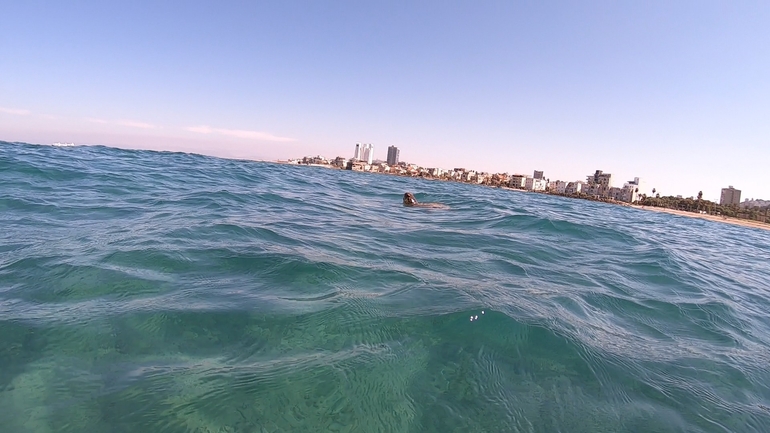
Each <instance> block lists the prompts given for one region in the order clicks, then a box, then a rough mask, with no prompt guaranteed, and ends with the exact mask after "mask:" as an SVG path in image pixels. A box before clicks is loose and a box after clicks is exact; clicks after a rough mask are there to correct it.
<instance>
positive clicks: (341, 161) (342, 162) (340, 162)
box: [332, 156, 348, 168]
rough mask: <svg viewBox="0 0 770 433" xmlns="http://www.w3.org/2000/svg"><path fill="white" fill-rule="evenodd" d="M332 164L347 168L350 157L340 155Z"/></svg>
mask: <svg viewBox="0 0 770 433" xmlns="http://www.w3.org/2000/svg"><path fill="white" fill-rule="evenodd" d="M332 165H333V166H335V167H338V168H345V167H347V165H348V159H347V158H344V157H342V156H338V157H336V158H335V159H334V162H332Z"/></svg>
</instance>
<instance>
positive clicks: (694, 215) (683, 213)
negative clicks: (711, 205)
mask: <svg viewBox="0 0 770 433" xmlns="http://www.w3.org/2000/svg"><path fill="white" fill-rule="evenodd" d="M627 206H630V207H632V208H635V209H641V210H649V211H654V212H663V213H668V214H672V215H679V216H684V217H690V218H700V219H704V220H709V221H715V222H720V223H727V224H733V225H737V226H742V227H750V228H757V229H765V230H770V224H767V223H761V222H759V221H753V220H747V219H741V218H733V217H727V216H717V215H709V214H699V213H695V212H687V211H683V210H677V209H669V208H665V207H655V206H641V205H637V204H632V205H627Z"/></svg>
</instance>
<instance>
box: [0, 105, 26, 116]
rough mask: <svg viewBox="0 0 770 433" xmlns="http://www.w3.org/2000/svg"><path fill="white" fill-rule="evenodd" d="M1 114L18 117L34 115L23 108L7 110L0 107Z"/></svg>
mask: <svg viewBox="0 0 770 433" xmlns="http://www.w3.org/2000/svg"><path fill="white" fill-rule="evenodd" d="M0 112H2V113H5V114H15V115H17V116H28V115H30V114H32V112H31V111H29V110H24V109H21V108H6V107H0Z"/></svg>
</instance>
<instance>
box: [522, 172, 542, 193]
mask: <svg viewBox="0 0 770 433" xmlns="http://www.w3.org/2000/svg"><path fill="white" fill-rule="evenodd" d="M546 185H547V182H546V181H545V179H536V178H534V177H529V176H528V177H527V179H526V180H525V181H524V189H526V190H527V191H545V187H546Z"/></svg>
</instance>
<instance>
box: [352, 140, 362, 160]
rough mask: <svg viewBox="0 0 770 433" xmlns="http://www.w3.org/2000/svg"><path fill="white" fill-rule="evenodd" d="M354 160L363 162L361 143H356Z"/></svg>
mask: <svg viewBox="0 0 770 433" xmlns="http://www.w3.org/2000/svg"><path fill="white" fill-rule="evenodd" d="M353 160H355V161H360V160H361V143H356V152H355V153H354V154H353Z"/></svg>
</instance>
